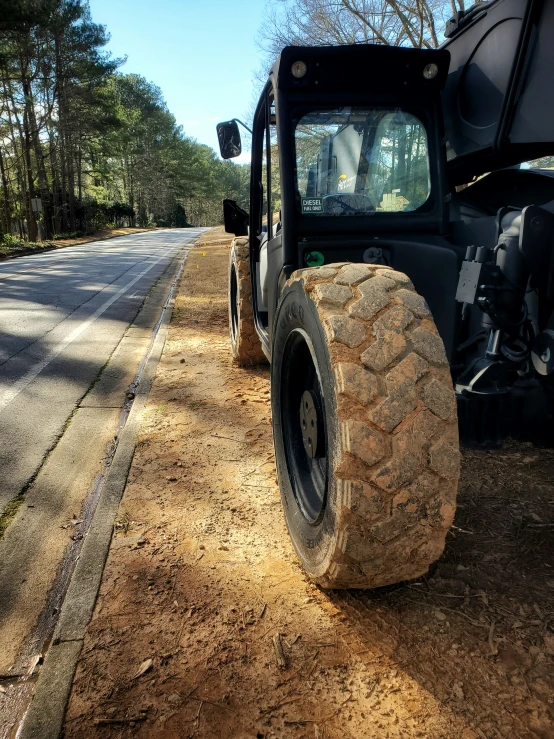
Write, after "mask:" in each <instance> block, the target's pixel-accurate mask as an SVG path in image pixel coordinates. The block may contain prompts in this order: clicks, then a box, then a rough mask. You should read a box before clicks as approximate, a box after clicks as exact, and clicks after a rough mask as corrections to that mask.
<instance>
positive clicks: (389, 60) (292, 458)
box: [217, 0, 554, 588]
mask: <svg viewBox="0 0 554 739" xmlns="http://www.w3.org/2000/svg"><path fill="white" fill-rule="evenodd" d="M445 37H446V41H445V43H444V44H443V45H442V47H441V48H440V49H436V50H435V49H433V50H428V49H411V48H393V47H387V46H382V45H356V46H341V47H322V48H317V47H300V46H297V47H287V48H285V49H283V51H282V53H281V55H280V57H279V59H278V60H277V62H276V63H275V65H274V67H273V69H272V71H271V73H270V75H269V79H268V82H267V84H266V86H265V88H264V90H263V93H262V95H261V97H260V100H259V103H258V105H257V108H256V111H255V114H254V119H253V123H252V130H251V134H252V154H251V184H250V207H249V213H247V212H246V211H245V210H243V209H242V208H241V207H239V206H238V205H237V203H236V202H234V201H231V200H226V201H225V202H224V221H225V229H226V231H227V232H230V233H233V234H235V236H236V238H235V240H234V242H233V245H232V248H231V257H230V268H229V317H230V333H231V346H232V354H233V357H234V359H235V361H236V363H237V364H238V365H241V366H249V365H253V364H256V363H258V362H261V361H265V360H266V359H267V360H269V362H270V365H271V406H272V417H273V436H274V445H275V456H276V463H277V473H278V480H279V486H280V490H281V495H282V502H283V508H284V513H285V517H286V522H287V526H288V529H289V532H290V535H291V537H292V541H293V543H294V546H295V549H296V551H297V553H298V556H299V558H300V560H301V563H302V565H303V567H304V569H305V571H306V572H307V574H308V575H309V576H310V577H311V578H312V579H313V580H314V581H315V582H316V583H318V584H320V585H321V586H322V587H326V588H374V587H379V586H384V585H388V584H391V583H396V582H400V581H404V580H410V579H413V578H416V577H418V576H420V575H422V574H424V573H425V572H426V571H427V570H428V568H429V566H430V564H431V563H433V562H434V561H435V560H436V559H437V558H438V557H439V556H440V554H441V553H442V551H443V548H444V543H445V537H446V534H447V532H448V530H449V527H450V526H451V524H452V521H453V518H454V513H455V501H456V492H457V486H458V477H459V469H460V451H459V446H460V443H461V444H463V445H467V446H471V447H474V448H475V447H476V448H491V447H497V446H499V445H501V444H502V442H503V440H504V439H506V438H507V437H512V438H519V439H524V440H531V441H534V442H535V443H539V444H550V443H551V442H552V431H553V428H554V427H553V417H552V415H553V413H552V411H553V402H552V396H553V382H552V380H553V372H554V249H553V246H554V169H548V163H549V159H548V157H549V155H552V154H554V43H553V39H554V2H551V1H543V0H490V2H483V3H479V4H478V5H476V6H474V7H473V8H472V9H471V10H469V11H466V12H465V13H464V12H460V13H458V14H457V15H456V16H455V17H454V18H453V19H452V20H451V21H449V23H448V24H447V28H446V31H445ZM238 122H239V121H238V119H233V120H231V121H226V122H224V123H220V124H219V125H218V126H217V130H218V137H219V144H220V149H221V155H222V157H223V158H232V157H236V156H238V155H239V154H240V153H241V151H242V144H241V137H240V132H239V128H238ZM243 125H244V124H243ZM552 161H553V162H554V159H553V160H552ZM540 165H542V167H543V168H542V169H541V167H540Z"/></svg>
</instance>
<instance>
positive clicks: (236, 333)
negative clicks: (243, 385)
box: [229, 237, 267, 367]
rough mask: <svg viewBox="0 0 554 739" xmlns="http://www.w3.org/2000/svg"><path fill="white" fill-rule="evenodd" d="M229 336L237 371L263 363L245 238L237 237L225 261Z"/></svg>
mask: <svg viewBox="0 0 554 739" xmlns="http://www.w3.org/2000/svg"><path fill="white" fill-rule="evenodd" d="M229 334H230V338H231V353H232V355H233V359H234V360H235V362H236V363H237V364H238V365H240V366H241V367H249V366H252V365H255V364H260V363H262V362H267V359H266V357H265V354H264V353H263V351H262V343H261V341H260V339H259V337H258V334H257V333H256V328H255V326H254V308H253V305H252V283H251V281H250V252H249V247H248V238H246V237H239V238H236V239H234V240H233V243H232V244H231V255H230V259H229Z"/></svg>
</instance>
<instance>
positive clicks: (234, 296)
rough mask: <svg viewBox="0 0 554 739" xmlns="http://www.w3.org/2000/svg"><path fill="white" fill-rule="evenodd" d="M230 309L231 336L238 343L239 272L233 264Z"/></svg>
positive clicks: (230, 278)
mask: <svg viewBox="0 0 554 739" xmlns="http://www.w3.org/2000/svg"><path fill="white" fill-rule="evenodd" d="M229 280H230V284H229V307H230V311H231V321H230V324H231V336H232V338H233V341H236V338H237V333H238V330H239V304H238V300H239V290H238V283H237V270H236V269H235V265H234V264H231V274H230V277H229Z"/></svg>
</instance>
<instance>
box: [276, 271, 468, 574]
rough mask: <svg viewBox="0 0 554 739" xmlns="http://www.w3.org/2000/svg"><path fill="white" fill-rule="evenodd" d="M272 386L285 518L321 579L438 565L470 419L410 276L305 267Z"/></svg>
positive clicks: (298, 276)
mask: <svg viewBox="0 0 554 739" xmlns="http://www.w3.org/2000/svg"><path fill="white" fill-rule="evenodd" d="M271 394H272V415H273V431H274V441H275V451H276V460H277V471H278V477H279V484H280V488H281V495H282V500H283V506H284V511H285V517H286V521H287V525H288V528H289V532H290V534H291V537H292V540H293V543H294V546H295V548H296V551H297V553H298V555H299V557H300V560H301V562H302V565H303V566H304V568H305V570H306V572H307V573H308V574H309V575H310V577H311V578H313V579H314V580H315V581H316V582H318V583H319V584H320V585H322V586H323V587H335V588H337V587H360V588H361V587H378V586H382V585H388V584H391V583H395V582H400V581H402V580H409V579H413V578H415V577H418V576H420V575H422V574H424V573H425V572H426V571H427V569H428V567H429V565H430V564H431V563H432V562H434V561H435V560H436V559H437V558H438V557H439V556H440V554H441V553H442V551H443V548H444V542H445V537H446V533H447V531H448V529H449V527H450V525H451V523H452V520H453V517H454V512H455V498H456V491H457V483H458V475H459V449H458V429H457V419H456V402H455V395H454V391H453V389H452V382H451V379H450V372H449V367H448V362H447V359H446V355H445V351H444V346H443V344H442V340H441V339H440V337H439V335H438V333H437V330H436V328H435V325H434V322H433V319H432V317H431V314H430V312H429V309H428V308H427V306H426V304H425V301H424V300H423V298H421V296H419V295H418V294H417V293H416V292H415V290H414V288H413V286H412V284H411V282H410V280H409V279H408V277H406V275H404V274H402V273H399V272H395V271H393V270H391V269H390V268H384V267H381V266H378V265H361V264H351V265H329V266H324V267H318V268H314V269H306V270H300V271H298V272H295V273H294V274H293V275H292V276H291V278H290V279H289V281H288V283H287V285H286V287H285V290H284V292H283V295H282V299H281V302H280V306H279V311H278V315H277V319H276V324H275V335H274V345H273V351H272V366H271Z"/></svg>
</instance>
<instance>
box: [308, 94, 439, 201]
mask: <svg viewBox="0 0 554 739" xmlns="http://www.w3.org/2000/svg"><path fill="white" fill-rule="evenodd" d="M295 141H296V174H297V187H298V196H299V206H300V209H301V211H302V213H305V214H314V215H317V214H320V215H332V216H335V215H337V216H343V215H344V216H347V215H367V214H370V213H380V212H383V213H394V212H408V211H414V210H417V209H418V208H420V207H421V206H422V205H423V204H424V203H425V201H426V200H427V198H428V197H429V192H430V177H429V155H428V148H427V135H426V132H425V127H424V126H423V124H422V123H421V121H420V120H419V119H418V118H416V116H414V115H412V114H411V113H406V112H404V111H401V110H390V109H389V110H387V109H383V108H351V107H348V108H336V109H334V110H316V111H312V112H310V113H307V114H306V115H304V116H302V118H300V120H299V121H298V123H297V125H296V131H295Z"/></svg>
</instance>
